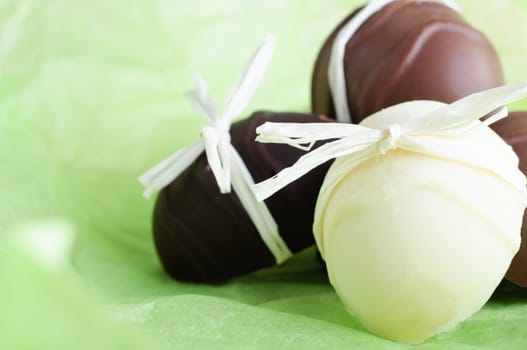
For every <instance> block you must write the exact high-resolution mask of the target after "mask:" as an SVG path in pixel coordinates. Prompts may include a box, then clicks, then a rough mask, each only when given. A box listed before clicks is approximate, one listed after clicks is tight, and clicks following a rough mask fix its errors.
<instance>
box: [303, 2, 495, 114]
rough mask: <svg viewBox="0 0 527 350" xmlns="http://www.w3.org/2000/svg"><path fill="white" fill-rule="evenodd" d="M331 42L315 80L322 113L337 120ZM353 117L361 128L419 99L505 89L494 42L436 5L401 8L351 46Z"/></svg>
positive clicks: (346, 63) (365, 29)
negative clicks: (331, 78) (393, 108)
mask: <svg viewBox="0 0 527 350" xmlns="http://www.w3.org/2000/svg"><path fill="white" fill-rule="evenodd" d="M359 11H360V10H356V11H355V12H354V13H352V14H351V15H350V16H348V17H347V18H346V19H345V20H344V21H343V22H342V23H340V25H339V26H338V27H337V28H336V29H335V30H334V31H333V33H332V34H331V35H330V36H329V38H328V39H327V40H326V42H325V44H324V45H323V47H322V49H321V51H320V53H319V55H318V58H317V60H316V63H315V68H314V73H313V78H312V88H311V97H312V109H313V112H314V113H317V114H323V115H327V116H330V117H332V118H336V119H338V120H339V121H348V120H341V118H338V117H337V115H336V112H335V107H334V99H333V98H332V95H331V92H330V84H329V82H328V65H329V60H330V55H331V50H332V47H333V44H334V41H335V38H336V36H337V34H338V33H339V31H340V30H341V28H342V27H343V26H344V25H345V24H346V23H348V21H349V20H350V19H352V18H354V17H355V16H357V14H358V12H359ZM342 65H343V68H344V76H345V84H344V85H345V87H346V91H345V93H346V96H347V103H348V109H349V114H350V116H351V120H350V121H352V122H354V123H358V122H360V121H361V120H362V119H363V118H365V117H366V116H368V115H370V114H372V113H374V112H376V111H379V110H381V109H383V108H385V107H388V106H391V105H395V104H397V103H400V102H405V101H411V100H435V101H441V102H445V103H450V102H453V101H454V100H457V99H459V98H461V97H464V96H466V95H469V94H471V93H473V92H476V91H481V90H485V89H489V88H492V87H496V86H500V85H502V84H503V73H502V69H501V64H500V61H499V59H498V56H497V54H496V51H495V49H494V48H493V46H492V45H491V43H490V42H489V40H488V39H487V38H486V37H485V35H483V34H482V33H481V32H479V31H478V30H476V29H474V28H473V27H471V26H470V25H469V24H468V23H467V22H466V21H465V20H464V19H463V18H462V17H461V16H460V15H459V14H458V13H457V12H456V11H455V10H453V9H452V8H450V7H447V6H445V5H443V4H440V3H437V2H435V3H434V2H430V1H394V2H393V3H389V4H388V5H386V6H385V7H384V8H382V9H381V10H379V11H378V12H376V13H374V14H373V15H372V16H371V17H370V18H369V19H368V20H367V21H366V22H364V23H363V24H362V25H361V26H360V27H359V29H358V31H357V32H356V33H355V34H354V35H353V36H352V37H351V39H350V40H349V41H347V44H346V46H345V53H344V59H343V61H342Z"/></svg>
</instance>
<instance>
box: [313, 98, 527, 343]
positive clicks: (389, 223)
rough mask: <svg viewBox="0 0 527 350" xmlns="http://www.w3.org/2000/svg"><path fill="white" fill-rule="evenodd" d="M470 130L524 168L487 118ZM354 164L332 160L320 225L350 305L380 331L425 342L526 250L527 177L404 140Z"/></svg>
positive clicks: (379, 124) (375, 119)
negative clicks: (509, 177) (515, 177)
mask: <svg viewBox="0 0 527 350" xmlns="http://www.w3.org/2000/svg"><path fill="white" fill-rule="evenodd" d="M442 106H444V104H442V103H438V102H431V101H414V102H408V103H403V104H400V105H397V106H394V107H390V108H387V109H385V110H382V111H380V112H378V113H376V114H374V115H372V116H370V117H369V118H367V119H365V120H364V121H363V123H361V125H363V126H367V127H371V128H377V129H383V128H387V127H388V126H390V125H393V124H396V123H397V124H404V123H405V122H407V121H408V120H411V119H413V118H419V116H421V115H423V114H424V113H426V112H429V111H433V110H435V109H438V108H440V107H442ZM462 137H463V138H466V139H469V140H470V141H473V144H475V145H478V144H479V145H481V146H482V150H485V151H488V150H489V149H490V150H492V152H494V154H493V155H492V156H493V157H497V158H496V159H501V162H502V163H503V164H504V165H503V164H502V165H500V167H501V166H508V167H510V170H511V172H515V171H516V169H517V167H518V159H517V157H516V155H515V154H514V152H513V151H512V149H511V148H510V147H509V146H508V145H507V144H506V143H505V142H504V141H502V140H501V138H500V137H499V136H497V135H496V134H495V133H494V132H493V131H492V130H491V129H490V128H488V127H487V126H481V127H478V128H476V129H475V130H473V131H470V132H467V133H466V134H465V135H463V136H462ZM432 141H433V142H436V143H437V144H438V145H440V144H441V143H444V144H445V147H448V144H449V142H450V140H448V138H445V139H441V137H435V138H433V140H432ZM458 151H459V152H460V154H462V153H463V152H464V150H463V149H459V150H458ZM481 156H486V155H485V154H482V155H481ZM348 167H349V156H344V157H342V158H339V159H337V160H336V161H335V162H334V164H333V165H332V167H331V168H330V170H329V172H328V174H327V176H326V179H325V182H324V185H323V187H322V189H321V191H320V194H319V201H318V203H317V208H316V212H315V223H314V232H315V237H316V239H317V245H318V246H319V249H320V251H321V253H322V255H323V257H324V259H325V261H326V263H327V269H328V273H329V277H330V280H331V283H332V285H333V286H334V287H335V290H336V291H337V293H338V295H339V297H340V299H341V300H342V302H343V303H344V305H345V306H346V308H347V309H348V310H349V311H350V312H351V313H352V314H354V315H356V316H357V317H358V318H359V319H360V320H361V321H362V322H363V323H364V325H365V326H366V327H367V328H368V329H369V330H370V331H371V332H372V333H375V334H378V335H380V336H383V337H385V338H388V339H392V340H396V341H400V342H405V343H419V342H422V341H424V340H425V339H426V338H428V337H430V336H433V335H435V334H437V333H439V332H442V331H445V330H448V329H451V328H453V327H454V326H455V325H456V324H458V323H459V322H460V321H463V320H465V319H467V318H468V317H470V316H471V315H472V314H474V313H475V312H476V311H478V310H479V309H480V308H481V307H482V306H483V305H484V304H485V302H486V301H487V300H488V299H489V297H490V296H491V294H492V292H493V291H494V289H495V288H496V286H497V285H498V283H499V282H500V281H501V279H502V278H503V276H504V274H505V272H506V270H507V268H508V266H509V264H510V262H511V259H512V258H513V256H514V255H515V253H516V251H517V250H518V248H519V244H520V228H521V224H522V217H523V213H524V209H525V207H526V204H527V201H526V198H527V196H526V191H525V190H522V189H521V187H522V186H521V183H520V185H519V186H514V185H513V184H511V181H506V180H505V179H503V177H500V176H499V175H498V174H496V173H493V172H491V171H488V170H487V169H481V168H478V167H475V166H470V165H468V164H466V163H463V162H459V161H454V160H448V159H444V158H441V157H439V156H438V157H434V156H431V155H429V154H428V155H426V154H419V153H417V152H411V151H408V150H404V149H399V148H396V149H392V150H388V151H387V152H386V153H385V154H379V155H376V156H374V157H371V158H369V159H367V160H365V161H364V162H362V163H360V164H359V165H358V166H353V167H351V169H350V170H349V171H347V168H348ZM523 180H525V179H523Z"/></svg>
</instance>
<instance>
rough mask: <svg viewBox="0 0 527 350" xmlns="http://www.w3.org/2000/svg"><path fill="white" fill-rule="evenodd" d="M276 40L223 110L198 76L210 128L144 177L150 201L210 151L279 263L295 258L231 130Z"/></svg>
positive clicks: (214, 167)
mask: <svg viewBox="0 0 527 350" xmlns="http://www.w3.org/2000/svg"><path fill="white" fill-rule="evenodd" d="M275 42H276V41H275V39H274V37H271V36H269V37H267V38H266V39H265V40H264V42H263V44H262V45H261V46H260V48H259V49H258V50H257V51H256V53H255V54H254V56H253V57H252V58H251V60H250V61H249V63H248V64H247V66H246V67H245V69H244V70H243V71H242V73H241V75H240V77H239V79H238V81H237V82H236V84H235V85H234V89H233V90H232V92H231V94H230V96H229V98H228V99H227V101H226V103H225V107H224V109H223V111H222V112H221V113H220V111H219V110H218V109H217V107H216V104H215V102H214V99H213V98H212V96H211V95H210V93H209V90H208V88H207V84H206V83H205V81H204V80H203V79H202V78H201V77H200V76H199V75H196V76H195V77H194V82H195V88H194V90H192V91H190V92H188V93H187V97H188V99H189V101H190V103H191V104H192V106H193V107H194V109H195V110H196V111H197V112H198V113H199V114H201V115H202V116H203V118H204V119H205V121H206V122H207V125H205V126H204V127H203V128H202V129H201V139H200V140H199V141H198V142H196V143H195V144H193V145H190V146H188V147H186V148H184V149H181V150H179V151H177V152H176V153H174V154H172V155H171V156H169V157H168V158H167V159H165V160H163V161H162V162H161V163H159V164H157V165H156V166H154V167H153V168H151V169H150V170H148V171H147V172H146V173H144V174H143V175H141V176H140V177H139V181H140V182H141V183H142V184H143V186H144V187H145V191H144V196H145V197H146V198H149V197H150V196H151V195H152V194H153V193H154V192H156V191H159V190H161V189H163V188H164V187H166V186H167V185H168V184H170V183H171V182H172V181H173V180H174V179H176V178H177V177H178V176H179V175H180V174H181V173H182V172H183V171H185V170H186V169H187V168H188V167H189V166H190V165H191V164H192V163H193V162H194V161H195V160H196V158H198V157H199V155H200V154H201V153H202V152H203V151H205V153H206V156H207V161H208V164H209V166H210V169H211V171H212V173H213V175H214V178H215V179H216V182H217V184H218V188H219V190H220V192H221V193H230V192H231V184H232V187H233V188H234V191H235V192H236V195H237V196H238V199H239V200H240V202H241V204H242V206H243V207H244V209H245V211H246V212H247V214H248V215H249V217H250V218H251V220H252V222H253V224H254V225H255V227H256V229H257V230H258V232H259V234H260V236H261V237H262V240H263V241H264V243H265V244H266V245H267V247H268V248H269V250H270V251H271V253H272V254H273V255H274V257H275V259H276V261H277V263H279V264H280V263H282V262H284V261H285V260H287V259H288V258H289V257H290V256H291V255H292V254H291V252H290V250H289V248H288V247H287V245H286V243H285V242H284V241H283V239H282V238H281V237H280V235H279V233H278V226H277V224H276V222H275V221H274V219H273V217H272V215H271V213H270V212H269V209H268V208H267V206H266V205H265V203H262V202H259V201H258V200H256V198H255V196H254V193H253V192H252V186H253V185H254V180H253V178H252V177H251V174H250V173H249V170H248V169H247V166H246V165H245V163H244V162H243V160H242V158H241V157H240V155H239V154H238V152H237V151H236V149H235V148H234V147H233V146H232V144H231V137H230V134H229V129H230V126H231V123H232V120H233V119H234V118H235V117H236V116H238V115H239V114H241V112H242V111H243V110H244V108H245V107H246V106H247V104H248V103H249V100H250V99H251V97H252V95H253V94H254V92H255V91H256V88H257V87H258V85H259V84H260V82H261V80H262V79H263V77H264V74H265V71H266V69H267V66H268V65H269V63H270V61H271V58H272V55H273V49H274V46H275Z"/></svg>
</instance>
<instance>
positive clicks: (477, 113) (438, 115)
mask: <svg viewBox="0 0 527 350" xmlns="http://www.w3.org/2000/svg"><path fill="white" fill-rule="evenodd" d="M526 96H527V82H521V83H517V84H511V85H505V86H501V87H498V88H494V89H490V90H485V91H482V92H478V93H475V94H472V95H469V96H467V97H464V98H462V99H460V100H457V101H456V102H453V103H451V104H449V105H446V106H444V107H441V108H438V109H436V110H434V111H432V112H431V113H428V114H426V115H424V116H423V117H422V118H418V119H414V120H412V121H411V122H410V123H409V124H408V125H405V128H408V130H409V131H418V132H419V133H425V132H438V131H443V130H451V129H459V131H463V130H465V131H466V130H468V129H470V128H472V127H473V123H474V122H475V121H478V119H479V118H481V117H483V116H484V115H486V114H488V113H490V112H492V111H494V110H496V109H498V108H500V107H502V106H505V105H507V104H510V103H512V102H515V101H518V100H520V99H522V98H525V97H526Z"/></svg>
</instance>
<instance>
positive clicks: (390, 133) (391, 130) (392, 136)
mask: <svg viewBox="0 0 527 350" xmlns="http://www.w3.org/2000/svg"><path fill="white" fill-rule="evenodd" d="M401 135H402V130H401V126H400V125H399V124H392V125H390V126H388V127H387V128H386V129H385V130H384V139H383V140H382V141H381V142H380V143H379V151H380V152H381V153H382V154H386V152H388V151H389V150H392V149H395V148H397V141H398V140H399V138H400V137H401Z"/></svg>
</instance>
